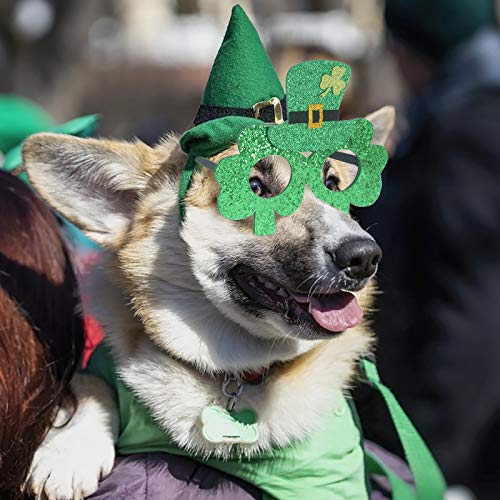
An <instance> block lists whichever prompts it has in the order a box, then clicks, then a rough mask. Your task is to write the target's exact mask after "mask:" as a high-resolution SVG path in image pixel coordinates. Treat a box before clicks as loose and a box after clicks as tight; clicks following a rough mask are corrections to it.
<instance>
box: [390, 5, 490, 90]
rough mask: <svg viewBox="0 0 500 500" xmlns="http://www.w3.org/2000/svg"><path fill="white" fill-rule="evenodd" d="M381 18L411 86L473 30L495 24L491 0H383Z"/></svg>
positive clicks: (424, 76)
mask: <svg viewBox="0 0 500 500" xmlns="http://www.w3.org/2000/svg"><path fill="white" fill-rule="evenodd" d="M385 20H386V25H387V29H388V31H389V33H390V34H391V37H392V41H393V49H394V54H395V56H396V60H397V62H398V64H399V65H400V67H401V69H402V74H403V76H404V78H405V79H406V80H407V82H408V83H409V85H410V86H411V87H418V86H419V85H420V84H421V83H422V82H423V81H425V80H426V79H428V77H429V76H430V74H431V73H432V70H433V68H434V67H435V66H436V65H439V64H440V63H441V62H442V61H443V60H445V59H446V57H447V56H448V55H449V54H450V53H451V52H452V51H453V49H455V48H456V47H457V46H459V45H460V44H462V43H463V42H465V41H466V40H468V39H469V38H470V37H472V36H473V35H474V34H475V33H476V32H478V31H480V30H481V29H483V28H487V27H494V26H496V25H497V19H496V15H495V0H386V3H385Z"/></svg>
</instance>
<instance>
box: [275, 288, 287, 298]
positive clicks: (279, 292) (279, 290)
mask: <svg viewBox="0 0 500 500" xmlns="http://www.w3.org/2000/svg"><path fill="white" fill-rule="evenodd" d="M276 293H277V294H278V295H279V296H280V297H288V293H287V292H286V291H285V290H283V288H278V291H277V292H276Z"/></svg>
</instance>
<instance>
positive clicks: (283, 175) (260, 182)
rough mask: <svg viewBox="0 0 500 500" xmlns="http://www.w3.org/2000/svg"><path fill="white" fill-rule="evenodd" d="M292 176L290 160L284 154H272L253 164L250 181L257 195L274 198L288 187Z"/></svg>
mask: <svg viewBox="0 0 500 500" xmlns="http://www.w3.org/2000/svg"><path fill="white" fill-rule="evenodd" d="M291 177H292V167H291V166H290V162H289V161H288V160H287V159H286V158H285V157H283V156H280V155H270V156H266V157H264V158H262V159H261V160H259V161H258V162H257V163H256V164H255V165H254V166H253V168H252V170H251V172H250V177H249V180H248V183H249V184H250V188H251V190H252V191H253V192H254V194H255V195H256V196H260V197H263V198H272V197H274V196H277V195H279V194H280V193H282V192H283V191H284V190H285V189H286V187H287V186H288V184H289V183H290V179H291Z"/></svg>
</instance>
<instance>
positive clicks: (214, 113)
mask: <svg viewBox="0 0 500 500" xmlns="http://www.w3.org/2000/svg"><path fill="white" fill-rule="evenodd" d="M280 102H281V109H282V110H283V116H286V98H285V97H283V99H280ZM227 116H243V117H246V118H255V110H254V108H227V107H225V106H206V105H205V104H202V105H201V106H200V107H199V109H198V113H196V117H195V119H194V124H195V125H200V124H202V123H205V122H208V121H210V120H216V119H217V118H226V117H227ZM258 118H259V120H262V121H263V122H266V123H274V122H275V113H274V109H273V106H271V105H269V106H266V107H262V108H261V109H260V110H259V114H258Z"/></svg>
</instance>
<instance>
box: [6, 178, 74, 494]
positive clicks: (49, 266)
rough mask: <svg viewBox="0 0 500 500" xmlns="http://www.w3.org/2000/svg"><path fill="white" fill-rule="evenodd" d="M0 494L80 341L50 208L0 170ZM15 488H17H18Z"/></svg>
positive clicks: (28, 453) (54, 401)
mask: <svg viewBox="0 0 500 500" xmlns="http://www.w3.org/2000/svg"><path fill="white" fill-rule="evenodd" d="M0 213H1V214H2V216H1V217H0V234H1V237H0V359H1V363H0V497H1V498H2V499H3V498H16V496H17V495H18V493H19V490H20V485H21V484H22V482H23V480H24V479H25V477H26V474H27V472H28V469H29V466H30V463H31V459H32V457H33V453H34V452H35V450H36V448H37V447H38V446H39V445H40V443H41V441H42V439H43V437H44V435H45V433H46V431H47V430H48V428H49V426H50V424H51V422H52V419H53V417H54V411H55V409H56V408H57V407H58V406H59V405H60V404H61V403H62V401H63V398H64V396H65V394H67V391H66V390H65V387H66V385H67V382H68V381H69V378H70V377H71V375H72V373H73V371H74V370H75V368H76V366H77V364H78V362H79V359H80V356H81V352H82V348H83V322H82V318H81V316H80V314H79V313H78V308H79V294H78V287H77V283H76V278H75V275H74V273H73V270H72V267H71V263H70V260H69V257H68V254H67V251H66V248H65V245H64V242H63V240H62V238H61V235H60V233H59V225H58V222H57V219H56V218H55V216H54V215H53V214H52V212H51V211H50V209H49V208H48V207H47V206H46V205H45V204H44V202H43V201H41V200H40V199H39V198H38V197H37V196H36V195H35V194H34V193H33V192H32V191H31V190H30V189H29V188H28V187H27V186H26V185H25V184H24V183H23V182H21V181H20V180H18V179H16V178H15V177H14V176H12V175H9V174H6V173H4V172H0ZM19 494H20V493H19Z"/></svg>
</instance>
